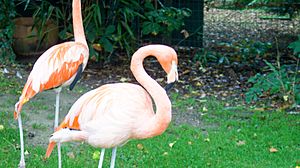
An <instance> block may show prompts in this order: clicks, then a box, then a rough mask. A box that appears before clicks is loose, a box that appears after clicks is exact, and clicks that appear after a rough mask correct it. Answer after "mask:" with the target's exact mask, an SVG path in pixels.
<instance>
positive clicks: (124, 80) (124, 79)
mask: <svg viewBox="0 0 300 168" xmlns="http://www.w3.org/2000/svg"><path fill="white" fill-rule="evenodd" d="M127 81H128V79H127V78H124V77H122V78H121V79H120V82H127Z"/></svg>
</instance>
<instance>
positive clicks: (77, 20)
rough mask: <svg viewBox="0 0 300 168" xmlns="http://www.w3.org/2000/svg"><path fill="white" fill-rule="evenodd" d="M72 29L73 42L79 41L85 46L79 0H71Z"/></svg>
mask: <svg viewBox="0 0 300 168" xmlns="http://www.w3.org/2000/svg"><path fill="white" fill-rule="evenodd" d="M73 31H74V37H75V42H80V43H82V44H84V45H86V46H87V42H86V39H85V35H84V29H83V23H82V16H81V1H80V0H73Z"/></svg>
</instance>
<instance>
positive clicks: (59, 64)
mask: <svg viewBox="0 0 300 168" xmlns="http://www.w3.org/2000/svg"><path fill="white" fill-rule="evenodd" d="M72 5H73V26H74V27H73V31H74V37H75V41H70V42H64V43H61V44H58V45H55V46H52V47H51V48H49V49H48V50H47V51H45V52H44V53H43V54H42V55H41V56H40V57H39V59H38V60H37V61H36V63H35V64H34V66H33V69H32V71H31V72H30V74H29V76H28V79H27V82H26V84H25V86H24V88H23V91H22V94H21V96H20V97H19V101H18V102H17V103H16V104H15V111H14V118H15V119H18V124H19V131H20V144H21V145H20V146H21V159H20V163H19V167H25V159H24V140H23V128H22V120H21V115H20V112H21V109H22V106H23V105H24V104H25V103H26V102H28V101H29V99H31V98H32V97H34V96H35V95H36V94H37V93H39V92H42V91H44V90H49V89H54V90H55V92H56V106H55V122H54V128H56V127H57V126H58V117H59V97H60V92H61V88H62V87H63V86H69V87H70V90H72V89H73V88H74V86H75V84H76V82H77V81H78V80H79V78H80V76H81V73H82V71H83V70H84V68H85V67H86V64H87V62H88V58H89V49H88V45H87V42H86V39H85V34H84V29H83V23H82V17H81V1H80V0H73V4H72ZM58 159H59V167H60V166H61V156H60V146H59V144H58Z"/></svg>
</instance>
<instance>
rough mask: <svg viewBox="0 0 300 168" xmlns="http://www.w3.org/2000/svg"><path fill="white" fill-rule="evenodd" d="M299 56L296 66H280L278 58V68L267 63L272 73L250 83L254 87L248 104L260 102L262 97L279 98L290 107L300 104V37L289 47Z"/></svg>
mask: <svg viewBox="0 0 300 168" xmlns="http://www.w3.org/2000/svg"><path fill="white" fill-rule="evenodd" d="M289 48H291V49H293V50H294V54H296V55H298V57H297V62H296V64H291V65H280V58H279V56H278V57H277V63H276V66H274V65H273V64H271V63H269V62H267V61H265V63H266V64H267V66H268V68H269V70H270V72H269V73H267V74H260V73H258V74H256V75H255V76H254V77H251V78H250V79H249V80H248V82H249V83H252V84H253V86H252V87H251V88H250V89H249V90H248V92H247V93H246V94H245V95H246V102H248V103H249V102H253V101H254V102H255V101H258V100H259V99H260V98H261V97H269V98H277V99H279V100H280V101H283V102H285V103H287V104H288V105H299V104H300V76H299V68H298V66H299V58H300V54H299V53H300V36H299V39H298V40H297V41H295V42H293V43H291V44H290V45H289Z"/></svg>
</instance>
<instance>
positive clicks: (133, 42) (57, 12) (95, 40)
mask: <svg viewBox="0 0 300 168" xmlns="http://www.w3.org/2000/svg"><path fill="white" fill-rule="evenodd" d="M23 2H26V3H29V5H28V6H29V7H30V4H33V8H34V9H35V11H36V12H35V13H34V16H35V17H36V19H39V20H40V22H42V23H43V22H44V21H45V20H48V19H50V18H51V19H52V20H56V21H57V23H60V30H61V31H60V38H61V39H62V40H64V41H66V40H70V39H71V38H73V35H72V34H73V33H72V32H73V29H72V27H73V26H72V17H71V15H70V14H71V13H72V12H71V6H70V4H71V2H72V1H71V0H69V1H68V2H65V1H64V0H60V1H58V2H56V4H55V6H53V5H52V4H51V3H49V2H48V1H47V0H42V2H41V4H40V5H37V4H34V2H31V1H30V0H23ZM151 3H153V2H152V1H145V2H143V3H141V2H140V1H139V0H116V1H102V0H85V1H82V15H83V22H84V26H85V33H86V37H87V41H88V44H89V46H90V47H89V48H90V56H91V57H94V59H96V60H97V61H100V60H102V61H110V60H111V59H112V56H113V55H115V54H113V53H114V51H116V50H121V51H125V52H126V54H127V55H128V56H131V54H132V53H133V52H134V51H135V49H136V47H137V46H138V43H139V42H140V41H138V40H139V39H138V38H137V37H138V36H139V35H140V34H138V33H139V29H138V28H139V27H142V34H143V35H148V34H154V33H155V34H156V35H159V34H171V33H172V32H173V31H175V30H179V28H180V27H181V26H182V25H184V22H183V19H184V18H185V17H188V16H190V14H191V11H190V10H189V9H177V8H173V7H163V6H162V8H161V9H155V8H154V7H153V5H152V4H151ZM153 25H154V26H153Z"/></svg>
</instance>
